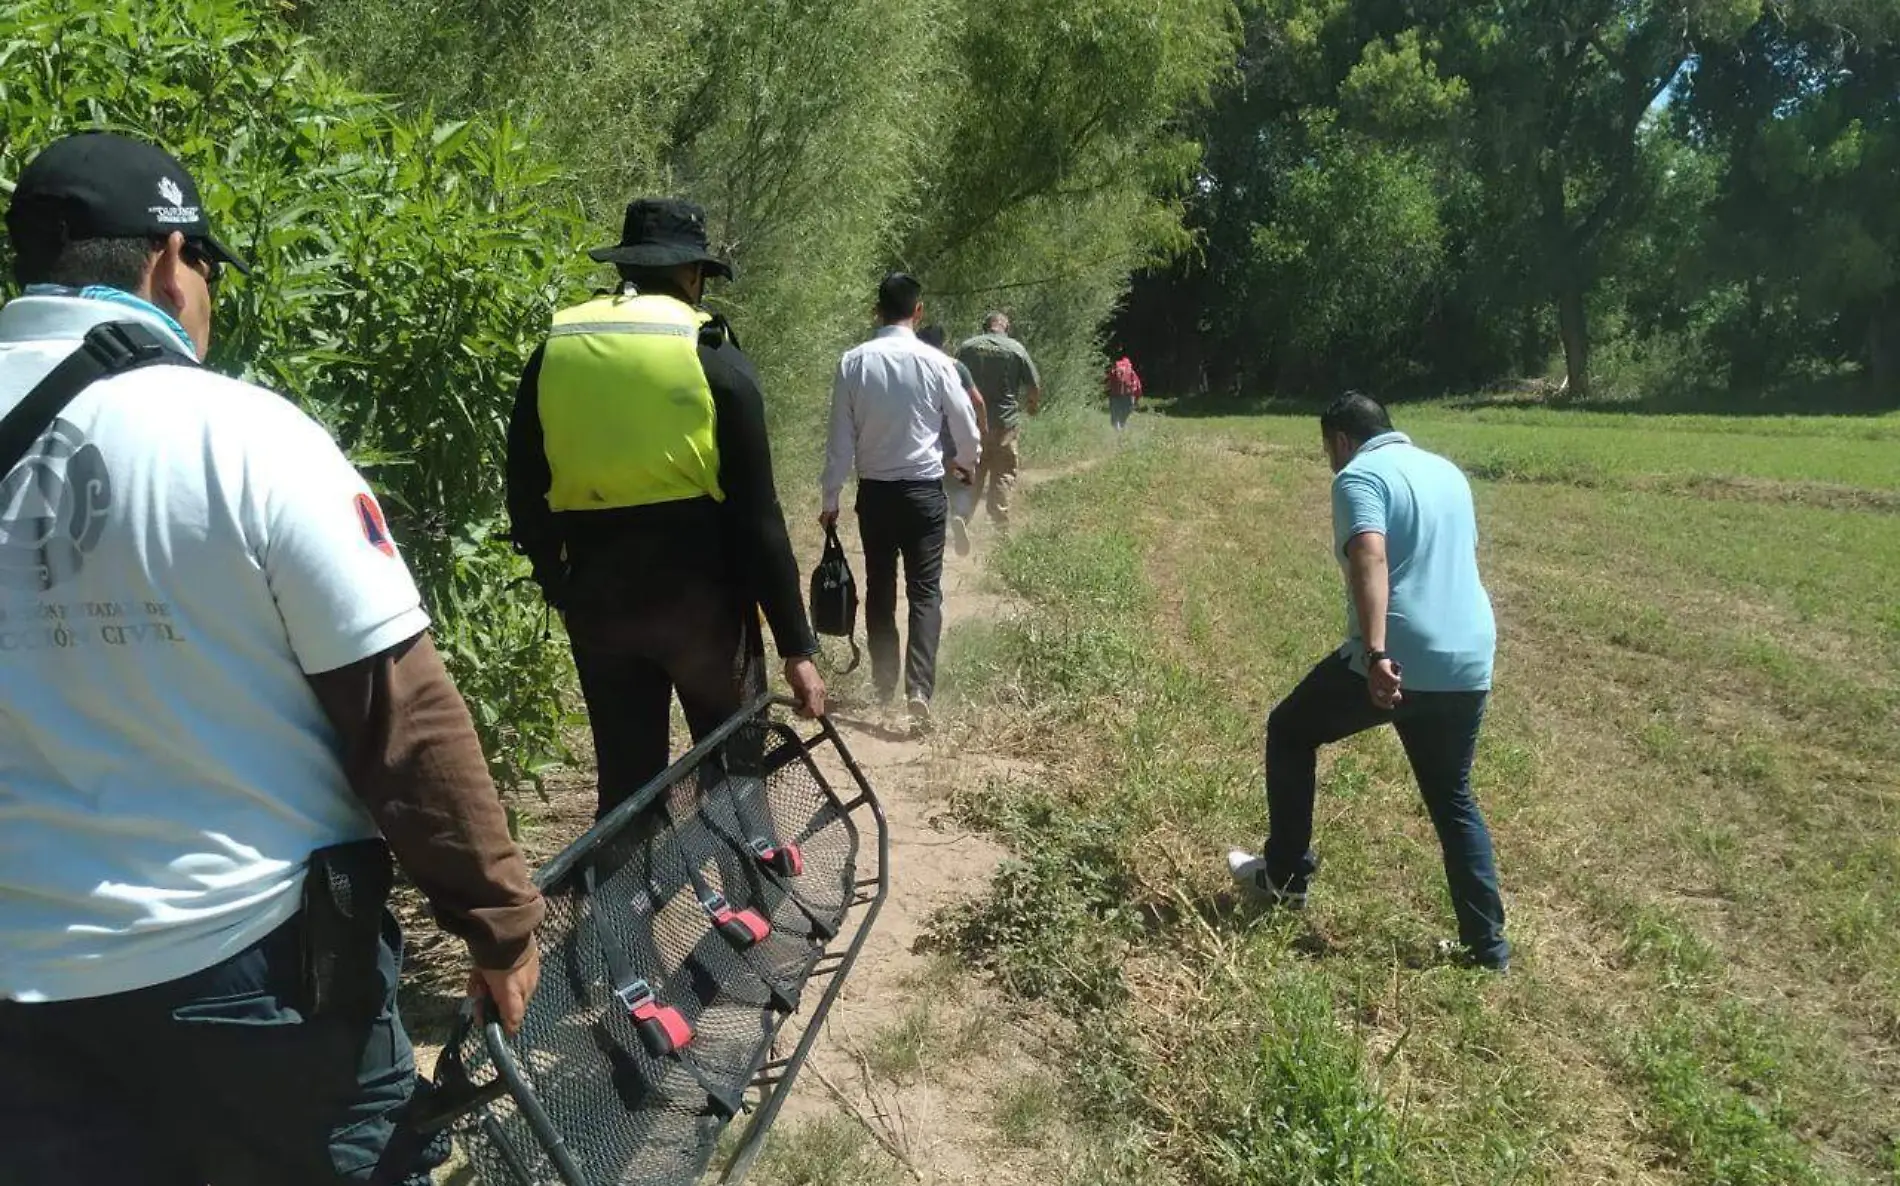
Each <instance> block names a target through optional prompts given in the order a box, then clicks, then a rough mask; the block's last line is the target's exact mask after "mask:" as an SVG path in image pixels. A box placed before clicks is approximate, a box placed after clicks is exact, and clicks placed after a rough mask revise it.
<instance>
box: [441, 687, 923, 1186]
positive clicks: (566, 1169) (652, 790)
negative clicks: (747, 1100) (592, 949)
mask: <svg viewBox="0 0 1900 1186" xmlns="http://www.w3.org/2000/svg"><path fill="white" fill-rule="evenodd" d="M775 707H777V708H795V707H796V706H795V704H794V703H793V702H792V701H789V700H786V699H784V698H781V697H774V696H770V695H765V696H760V697H759V698H758V699H756V700H754V701H753V702H752V703H750V704H749V705H747V706H746V707H745V708H743V709H741V710H740V711H739V712H738V713H737V714H736V715H734V716H733V717H732V718H731V719H730V720H728V721H726V722H725V723H724V724H722V725H721V726H720V727H719V728H718V729H716V730H714V731H713V732H712V733H711V734H710V735H708V736H707V737H706V738H705V739H704V740H703V741H701V742H699V743H698V744H696V745H694V746H693V748H692V749H690V750H689V751H687V752H686V754H684V755H683V756H682V757H680V758H679V760H678V761H676V762H674V763H673V764H672V765H671V766H669V767H668V768H667V769H666V771H665V772H664V773H662V774H660V775H659V776H658V777H657V778H655V779H653V780H652V781H651V782H649V783H647V784H646V786H644V787H642V788H641V789H640V790H639V791H638V792H637V793H636V794H635V795H634V796H633V797H632V798H631V799H629V800H628V801H627V802H625V803H622V804H621V805H620V806H618V807H616V808H615V809H614V810H613V811H612V812H610V813H608V815H606V816H605V817H603V818H602V819H600V820H599V821H597V822H596V823H595V824H594V826H593V827H591V828H589V829H588V830H587V831H586V832H585V833H584V834H582V835H581V837H580V838H579V839H577V840H575V841H574V842H573V843H572V844H570V845H568V846H567V847H566V848H565V849H563V850H562V851H561V852H560V853H559V854H558V855H556V856H555V857H554V858H553V859H551V860H550V861H548V863H547V864H545V865H544V866H542V868H541V869H540V870H539V871H538V872H537V873H536V874H535V875H534V883H535V885H536V887H537V888H539V889H542V890H549V889H551V888H553V887H556V886H559V885H561V884H562V883H563V882H564V881H565V880H566V879H567V878H569V877H571V876H573V875H574V874H575V873H576V872H577V870H578V869H579V867H580V866H581V864H582V862H583V861H585V860H586V859H587V857H588V856H589V854H591V853H592V852H593V851H594V850H595V849H596V848H598V847H599V846H600V845H601V844H603V843H604V842H606V841H607V840H608V839H609V838H611V837H614V836H616V835H618V834H619V833H620V832H621V831H622V829H624V828H626V827H628V826H629V825H630V824H631V822H632V821H633V820H634V818H635V817H637V816H639V815H641V814H642V813H643V812H645V811H646V810H647V809H648V808H649V807H651V806H652V805H653V804H654V803H655V802H656V801H657V800H658V799H659V798H660V796H661V795H663V794H665V793H666V792H667V791H668V790H670V789H671V788H672V787H673V786H675V785H676V784H677V783H679V782H680V781H681V780H682V779H684V778H686V777H688V776H689V775H691V774H693V773H694V772H695V771H696V770H698V768H699V767H700V766H701V764H702V763H704V762H705V761H706V760H707V759H708V758H709V757H711V756H712V755H713V754H714V753H715V752H716V751H717V750H718V749H719V748H720V747H721V746H723V745H724V744H726V743H727V742H728V741H730V740H731V739H732V737H733V736H734V735H735V734H736V733H737V732H738V731H739V730H740V729H742V728H744V727H746V726H747V725H748V724H751V723H754V722H758V721H765V720H767V719H768V718H767V716H766V714H768V713H769V712H770V710H771V709H773V708H775ZM815 725H816V729H817V732H815V733H811V734H809V735H803V736H801V735H800V734H799V733H798V731H797V729H796V728H795V727H793V726H790V725H785V724H782V723H780V722H776V721H771V722H769V723H768V724H767V725H766V728H768V729H770V730H773V731H775V732H778V733H779V734H780V735H781V736H783V737H785V738H786V739H787V740H788V741H791V742H794V743H795V744H796V745H797V746H798V755H797V761H798V762H799V763H801V764H802V765H803V766H804V767H805V769H806V772H807V773H808V774H810V776H811V777H812V778H813V779H814V781H815V782H816V784H817V785H818V787H819V788H820V789H821V790H823V792H824V793H825V794H826V795H827V796H828V797H830V798H831V799H832V800H833V801H834V802H836V803H837V804H838V807H839V811H840V814H841V816H842V819H843V822H844V824H845V826H846V827H847V828H848V829H849V833H850V835H851V836H852V838H853V840H854V841H855V842H856V844H855V851H857V852H862V850H863V832H862V831H861V830H860V829H859V828H858V827H857V821H856V816H857V814H858V813H859V812H868V813H869V814H870V817H871V821H872V824H873V830H874V831H875V834H876V839H877V873H876V876H874V877H866V876H864V875H863V874H862V870H861V869H860V870H859V871H858V873H857V875H856V876H855V878H854V879H853V880H852V882H851V884H850V896H849V897H848V899H847V900H846V904H845V917H847V918H848V917H849V916H850V915H851V914H852V913H853V912H859V911H861V913H859V917H858V919H857V923H856V927H855V931H854V932H853V933H852V935H851V940H850V942H849V944H848V945H847V946H846V947H845V948H844V949H843V950H842V951H839V950H837V949H836V947H835V943H836V941H837V940H836V939H835V938H834V939H833V940H832V944H831V945H827V946H826V948H825V949H824V950H823V951H821V952H820V953H819V954H818V955H817V956H816V957H815V958H814V959H813V960H812V961H811V963H810V966H809V970H808V971H807V973H806V976H805V983H809V982H811V981H812V980H817V979H821V978H822V979H825V980H826V981H827V983H826V986H825V991H824V992H823V994H822V995H821V996H820V997H819V998H818V1002H817V1004H816V1005H815V1006H813V1007H812V1008H811V1009H810V1011H809V1013H808V1015H807V1020H806V1023H805V1028H804V1030H803V1032H802V1034H801V1035H800V1037H799V1041H798V1044H797V1046H796V1047H795V1048H794V1049H793V1051H792V1053H791V1054H790V1055H789V1056H787V1057H785V1058H780V1059H771V1058H770V1057H769V1054H770V1050H771V1045H772V1043H771V1042H769V1041H768V1042H767V1043H766V1044H765V1047H764V1050H763V1051H762V1052H761V1055H760V1057H759V1058H758V1059H757V1060H756V1061H755V1062H754V1064H753V1066H752V1069H751V1074H750V1076H749V1082H748V1085H747V1088H746V1090H748V1091H750V1090H757V1091H759V1092H761V1093H762V1094H761V1100H760V1102H759V1104H758V1106H757V1107H756V1109H755V1110H754V1111H753V1112H752V1116H751V1119H750V1120H749V1121H747V1123H746V1127H745V1131H744V1135H743V1136H742V1137H741V1139H740V1141H739V1144H738V1146H737V1147H736V1149H734V1151H733V1153H732V1155H731V1156H730V1158H729V1159H728V1160H727V1163H726V1167H725V1169H724V1171H723V1172H722V1173H721V1175H720V1177H719V1179H718V1181H719V1182H720V1184H721V1186H738V1184H739V1183H742V1182H744V1180H745V1178H746V1175H747V1174H749V1173H750V1172H751V1170H752V1166H753V1163H754V1162H755V1161H757V1159H758V1157H759V1154H760V1152H761V1151H762V1150H763V1147H764V1139H765V1137H766V1134H767V1133H768V1132H769V1131H770V1130H771V1127H772V1124H773V1123H774V1121H776V1120H777V1118H778V1114H779V1111H780V1109H781V1108H782V1107H783V1106H784V1103H785V1098H786V1094H787V1092H788V1091H789V1090H790V1089H791V1086H792V1083H793V1081H794V1080H795V1079H796V1078H797V1077H798V1073H799V1072H800V1071H801V1070H803V1069H804V1066H805V1062H806V1060H807V1058H809V1057H810V1055H811V1052H812V1049H813V1047H814V1046H815V1045H816V1044H817V1041H818V1037H819V1035H820V1033H822V1032H823V1029H824V1021H825V1018H826V1016H827V1015H828V1014H829V1013H830V1011H831V1007H832V1005H833V1004H834V1003H836V1001H837V998H838V993H839V991H840V990H841V989H842V988H843V987H844V981H845V979H846V977H848V976H849V975H850V974H851V970H852V968H853V967H854V966H855V965H856V963H857V959H858V955H859V953H860V952H861V951H862V950H863V948H864V943H865V940H866V939H868V938H869V937H870V933H871V928H872V927H873V925H874V924H875V923H876V922H877V916H878V913H879V911H881V910H882V909H883V906H884V900H885V898H886V897H887V896H888V894H889V892H890V830H889V827H888V825H887V823H886V821H885V817H884V808H883V805H882V804H881V803H880V802H879V801H878V798H877V793H876V792H875V791H873V790H872V788H871V784H870V782H869V780H868V779H866V778H865V776H864V771H863V769H862V768H861V767H860V766H859V765H858V762H857V759H856V758H854V757H852V755H851V751H850V750H849V749H848V748H847V747H846V745H845V743H844V738H843V736H842V735H840V734H839V732H838V729H837V726H836V725H835V724H833V722H832V721H831V719H830V718H829V717H820V718H818V720H817V721H816V722H815ZM827 744H828V745H830V746H831V747H832V748H834V749H835V750H836V751H837V753H838V757H839V759H840V760H841V761H842V762H843V765H844V768H845V770H846V771H847V772H848V773H849V774H850V776H851V780H852V782H853V783H854V784H855V785H856V791H857V793H856V795H855V796H853V797H852V798H850V799H845V798H843V797H842V796H840V795H839V794H838V792H837V790H836V789H835V788H834V787H833V786H832V783H831V780H830V779H828V778H826V777H825V775H824V773H823V772H822V771H821V770H820V769H819V768H818V765H817V763H816V762H815V761H813V758H812V753H813V750H814V749H815V748H816V747H819V746H822V745H827ZM840 937H842V936H840ZM530 1008H532V1005H530ZM801 1012H803V1011H802V1010H801ZM790 1016H793V1015H788V1016H787V1017H784V1018H781V1019H780V1020H779V1022H778V1024H777V1025H776V1026H775V1027H774V1029H773V1031H772V1032H773V1034H774V1036H776V1034H777V1033H778V1032H780V1031H781V1030H782V1029H783V1027H784V1024H785V1022H786V1021H787V1020H789V1019H790ZM483 1043H484V1046H485V1047H486V1051H487V1054H488V1056H489V1058H490V1059H491V1060H492V1062H493V1064H494V1069H495V1072H496V1076H497V1080H498V1082H496V1083H492V1084H487V1085H479V1086H478V1087H476V1090H475V1093H474V1094H473V1095H472V1096H470V1097H467V1098H462V1099H456V1100H453V1101H449V1100H444V1101H441V1103H440V1105H438V1107H437V1108H436V1109H434V1110H433V1114H432V1115H431V1116H430V1117H429V1118H428V1120H427V1121H426V1122H425V1123H426V1126H427V1127H429V1128H436V1127H439V1126H442V1125H445V1124H448V1123H451V1122H453V1121H455V1120H458V1119H460V1118H462V1117H466V1116H468V1115H469V1114H471V1113H474V1112H481V1113H482V1116H481V1119H480V1120H479V1122H478V1123H477V1124H476V1125H475V1131H479V1132H481V1133H482V1134H483V1138H484V1139H486V1140H488V1141H490V1142H491V1143H492V1144H493V1145H494V1146H495V1148H496V1152H497V1153H498V1155H499V1156H500V1157H501V1159H502V1160H503V1161H504V1162H505V1163H506V1164H507V1166H508V1167H509V1169H510V1171H511V1173H512V1175H513V1176H514V1177H515V1178H516V1179H517V1180H518V1181H519V1182H520V1183H521V1186H541V1183H540V1182H537V1181H536V1179H535V1178H534V1177H533V1175H532V1174H531V1172H530V1171H529V1170H528V1168H527V1166H526V1165H525V1164H524V1162H523V1159H522V1157H521V1153H520V1150H518V1149H515V1148H514V1147H513V1146H512V1145H511V1144H510V1143H509V1141H508V1138H507V1137H506V1136H505V1135H504V1134H503V1132H502V1131H501V1128H500V1126H499V1124H498V1123H497V1122H496V1121H495V1120H494V1118H493V1116H492V1115H490V1114H489V1113H488V1112H487V1105H488V1104H489V1103H490V1102H492V1101H493V1100H494V1099H495V1098H496V1097H497V1092H496V1088H503V1089H505V1091H506V1093H507V1095H509V1096H510V1097H512V1099H513V1101H514V1104H515V1106H516V1107H517V1108H519V1109H520V1116H521V1119H522V1120H523V1121H524V1122H525V1123H526V1124H527V1126H528V1128H529V1130H530V1131H531V1132H532V1133H533V1135H534V1137H535V1139H536V1141H537V1142H539V1143H540V1145H541V1146H542V1152H543V1154H545V1156H546V1158H547V1160H548V1163H549V1164H550V1165H552V1166H553V1167H554V1169H555V1170H556V1172H558V1173H559V1174H560V1176H561V1179H562V1181H563V1183H564V1184H565V1186H606V1184H602V1183H598V1182H594V1181H591V1180H589V1179H588V1178H587V1176H586V1174H585V1172H584V1171H583V1170H582V1169H581V1167H580V1165H579V1163H578V1162H577V1160H576V1159H575V1156H574V1153H573V1151H572V1150H571V1149H570V1148H569V1147H568V1145H567V1142H566V1138H565V1137H564V1136H563V1135H562V1133H561V1132H560V1131H559V1129H558V1128H557V1127H556V1125H555V1123H554V1121H553V1120H552V1118H551V1117H550V1116H549V1115H548V1113H547V1110H546V1109H545V1108H544V1107H543V1106H542V1103H541V1101H540V1099H539V1098H538V1096H537V1095H536V1093H535V1090H534V1088H533V1086H532V1085H531V1084H530V1083H529V1082H528V1078H527V1076H526V1074H525V1073H524V1072H523V1069H522V1067H521V1063H520V1061H519V1059H518V1058H517V1057H516V1055H515V1051H514V1049H513V1047H511V1046H510V1045H509V1043H508V1040H507V1037H506V1035H505V1034H503V1032H502V1029H501V1026H500V1024H498V1023H496V1022H493V1021H491V1022H488V1023H487V1024H486V1026H484V1028H483ZM455 1048H456V1043H455V1040H454V1039H451V1043H450V1046H449V1050H454V1049H455Z"/></svg>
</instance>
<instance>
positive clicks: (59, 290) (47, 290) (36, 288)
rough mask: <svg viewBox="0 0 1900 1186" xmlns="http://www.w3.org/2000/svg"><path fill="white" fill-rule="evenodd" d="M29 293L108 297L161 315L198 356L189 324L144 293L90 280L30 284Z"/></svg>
mask: <svg viewBox="0 0 1900 1186" xmlns="http://www.w3.org/2000/svg"><path fill="white" fill-rule="evenodd" d="M26 295H27V296H56V297H77V298H78V299H80V300H82V301H104V302H106V303H107V304H109V305H124V306H125V307H126V308H128V309H137V310H138V311H139V312H141V313H148V314H150V315H151V316H153V317H156V318H158V319H159V320H160V321H161V322H163V323H164V325H165V328H166V329H169V330H170V331H172V336H173V337H175V338H177V339H178V344H179V345H181V346H183V347H184V348H185V349H186V350H187V351H188V352H189V353H190V354H191V356H192V357H193V358H196V357H198V345H197V343H196V342H193V341H192V340H191V335H190V334H188V333H186V332H185V327H184V326H182V325H180V324H178V319H177V318H175V317H173V316H172V315H171V314H170V313H167V312H165V310H163V309H161V308H159V307H158V306H157V305H154V304H153V303H152V302H150V301H148V300H146V299H145V298H144V297H139V296H134V295H132V294H131V293H129V292H127V291H125V290H124V289H122V288H113V287H111V286H110V285H105V284H88V285H86V287H84V288H68V287H66V286H65V285H63V284H29V285H27V286H26Z"/></svg>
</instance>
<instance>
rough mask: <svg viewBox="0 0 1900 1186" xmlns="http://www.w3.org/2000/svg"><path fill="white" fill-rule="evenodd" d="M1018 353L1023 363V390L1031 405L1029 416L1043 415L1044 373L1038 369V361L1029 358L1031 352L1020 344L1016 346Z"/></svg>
mask: <svg viewBox="0 0 1900 1186" xmlns="http://www.w3.org/2000/svg"><path fill="white" fill-rule="evenodd" d="M1016 353H1017V356H1018V357H1020V358H1021V359H1022V361H1023V375H1024V382H1023V389H1024V394H1025V396H1026V398H1027V400H1028V403H1029V414H1030V415H1031V416H1038V415H1041V414H1042V372H1040V371H1038V370H1037V369H1036V360H1035V359H1033V358H1031V357H1029V351H1028V350H1026V349H1024V348H1023V345H1022V343H1020V342H1018V343H1017V344H1016Z"/></svg>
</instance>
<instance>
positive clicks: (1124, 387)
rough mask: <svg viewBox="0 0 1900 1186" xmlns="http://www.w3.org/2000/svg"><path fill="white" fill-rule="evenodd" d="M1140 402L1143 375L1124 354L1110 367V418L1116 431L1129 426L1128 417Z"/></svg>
mask: <svg viewBox="0 0 1900 1186" xmlns="http://www.w3.org/2000/svg"><path fill="white" fill-rule="evenodd" d="M1140 402H1141V376H1140V375H1138V374H1136V373H1135V364H1134V363H1132V362H1130V361H1128V356H1127V355H1126V354H1124V355H1122V356H1121V357H1120V358H1117V359H1116V360H1115V365H1113V366H1111V367H1109V368H1108V419H1109V423H1111V424H1113V425H1114V426H1115V431H1116V432H1120V431H1122V430H1123V429H1125V428H1127V427H1128V418H1129V417H1130V416H1132V415H1134V413H1135V405H1136V404H1138V403H1140Z"/></svg>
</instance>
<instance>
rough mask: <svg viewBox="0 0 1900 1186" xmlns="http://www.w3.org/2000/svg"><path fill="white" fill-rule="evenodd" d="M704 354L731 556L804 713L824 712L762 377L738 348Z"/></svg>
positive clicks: (719, 348)
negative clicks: (778, 480)
mask: <svg viewBox="0 0 1900 1186" xmlns="http://www.w3.org/2000/svg"><path fill="white" fill-rule="evenodd" d="M699 357H700V363H701V365H702V367H704V369H705V371H706V381H707V383H708V385H709V386H710V387H711V388H712V397H713V411H714V415H715V423H716V432H717V435H718V443H719V485H720V488H721V490H722V491H724V493H725V496H726V501H725V507H724V511H725V516H726V521H727V523H728V525H729V526H728V538H729V540H730V541H731V543H732V547H733V552H734V557H733V558H734V561H735V562H736V566H737V568H738V570H739V572H740V574H741V575H742V577H743V579H744V580H745V581H746V584H747V592H748V593H749V594H750V595H751V596H752V597H753V598H754V599H755V600H756V601H757V603H758V606H759V608H760V609H761V610H763V611H764V612H765V620H766V621H767V622H768V623H769V624H770V625H771V627H772V638H773V640H774V641H775V642H776V643H777V646H778V653H779V657H780V658H781V659H783V660H784V661H785V679H786V682H787V683H789V684H790V685H791V687H792V691H793V693H794V694H795V695H796V696H797V698H798V703H799V709H800V711H802V712H803V713H805V714H806V715H807V716H812V717H817V716H822V715H823V714H824V711H825V685H824V681H823V679H821V678H820V677H819V675H818V669H817V668H816V667H815V666H814V665H813V664H812V661H811V657H812V656H813V655H815V654H817V653H818V636H817V635H816V634H814V633H813V632H812V628H811V618H810V617H809V616H808V615H807V614H806V612H805V602H804V599H803V598H802V597H801V596H800V595H799V590H798V558H797V557H796V556H795V555H793V553H792V540H791V536H790V534H789V533H787V531H786V529H785V511H784V508H782V507H781V506H780V505H779V501H778V486H777V485H776V483H775V482H774V481H773V478H772V446H771V441H770V440H769V438H768V437H767V434H766V428H765V397H764V395H763V394H761V393H760V391H759V384H758V376H757V375H756V374H755V373H754V372H753V370H752V365H751V363H750V362H749V361H748V360H747V359H746V357H745V355H743V354H742V353H740V351H739V349H738V347H736V346H732V345H729V344H728V345H720V346H717V347H708V346H706V345H704V344H702V345H701V346H700V350H699Z"/></svg>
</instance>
